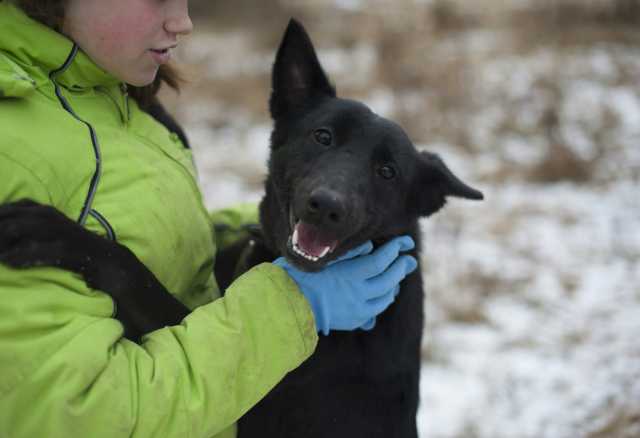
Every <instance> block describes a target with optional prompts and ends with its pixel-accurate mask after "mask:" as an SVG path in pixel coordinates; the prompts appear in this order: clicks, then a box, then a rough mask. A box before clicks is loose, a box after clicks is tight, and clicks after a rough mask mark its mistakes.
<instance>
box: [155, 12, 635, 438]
mask: <svg viewBox="0 0 640 438" xmlns="http://www.w3.org/2000/svg"><path fill="white" fill-rule="evenodd" d="M191 4H192V15H193V18H194V21H195V24H196V31H195V32H194V34H193V35H192V36H191V37H189V38H188V39H187V40H185V41H184V42H183V44H182V45H181V46H180V49H179V52H178V54H177V55H178V56H177V58H178V60H179V62H180V64H181V65H182V70H183V72H184V75H185V77H186V78H187V83H186V84H185V85H184V87H183V90H182V93H181V94H180V95H179V96H178V95H176V94H174V93H172V92H170V91H166V90H163V94H162V98H163V100H164V101H165V102H166V104H167V105H168V106H169V107H170V109H171V110H172V111H173V113H174V114H175V115H176V116H177V118H178V119H179V120H180V121H181V122H182V123H183V124H184V126H185V128H186V130H187V132H188V134H189V137H190V139H191V142H192V144H193V148H194V153H195V156H196V163H197V165H198V168H199V172H200V178H201V183H202V187H203V191H204V194H205V198H206V202H207V204H208V206H209V207H212V208H215V207H223V206H226V205H230V204H233V203H236V202H239V201H252V200H255V201H257V200H259V199H260V197H261V194H262V182H263V179H264V176H265V171H266V166H265V163H266V159H267V156H268V144H269V132H270V119H269V114H268V110H267V100H268V96H269V91H270V69H271V65H272V62H273V57H274V54H275V50H276V49H277V47H278V44H279V40H280V38H281V36H282V33H283V31H284V29H285V27H286V24H287V22H288V20H289V18H290V17H292V16H293V17H296V18H298V19H299V20H300V21H301V22H302V23H303V24H304V25H305V26H306V27H307V30H308V31H309V33H310V34H311V37H312V39H313V40H314V43H315V44H316V47H317V48H318V51H319V56H320V59H321V62H322V63H323V65H324V67H325V70H326V71H327V72H328V73H329V75H330V76H331V77H332V79H333V81H334V82H335V84H336V85H337V90H338V93H339V94H340V95H342V96H345V97H350V98H356V99H360V100H363V101H364V102H366V103H367V104H368V105H370V106H371V108H372V109H373V110H374V111H376V112H377V113H379V114H381V115H384V116H386V117H389V118H391V119H394V120H396V121H397V122H399V123H400V124H401V125H402V126H403V127H404V128H405V129H406V130H407V132H408V133H409V135H410V137H411V138H412V139H413V141H414V142H415V144H416V146H417V147H419V148H421V149H428V150H431V151H434V152H438V153H439V154H441V156H442V157H443V159H444V160H445V161H446V162H447V163H448V164H449V166H450V167H451V168H452V169H453V170H454V172H455V173H456V174H458V175H459V176H460V177H461V178H462V179H463V180H465V181H467V182H468V183H470V184H471V185H473V186H475V187H477V188H479V189H481V190H482V191H483V192H484V193H485V197H486V200H485V201H484V202H481V203H474V202H468V201H467V202H465V201H459V200H452V201H451V202H449V204H448V206H447V207H446V208H445V209H444V210H443V211H442V212H440V213H438V214H437V215H436V216H434V217H432V218H430V219H429V220H426V221H424V222H423V224H422V225H423V234H424V237H423V238H424V248H425V249H424V253H423V255H422V257H423V260H422V261H423V266H424V272H423V274H424V279H425V287H426V294H427V297H426V300H425V309H426V315H427V319H426V323H425V328H424V329H425V331H424V345H423V369H422V379H421V380H422V382H421V408H420V413H419V425H420V433H421V437H423V438H458V437H460V438H475V437H482V438H502V437H504V438H541V437H550V438H564V437H567V438H576V437H589V438H596V437H597V438H609V437H625V438H627V437H628V438H637V437H640V342H639V339H638V338H639V337H640V27H639V25H640V1H638V0H477V1H463V0H457V1H456V0H368V1H364V0H299V1H295V0H235V1H233V2H231V1H215V0H214V1H211V0H206V1H205V0H191ZM390 360H391V359H390ZM390 438H391V437H390Z"/></svg>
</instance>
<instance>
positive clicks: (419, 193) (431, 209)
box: [408, 151, 484, 216]
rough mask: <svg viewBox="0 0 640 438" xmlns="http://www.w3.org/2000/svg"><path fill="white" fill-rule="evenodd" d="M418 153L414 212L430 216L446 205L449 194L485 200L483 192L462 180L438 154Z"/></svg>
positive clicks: (412, 199)
mask: <svg viewBox="0 0 640 438" xmlns="http://www.w3.org/2000/svg"><path fill="white" fill-rule="evenodd" d="M418 156H419V159H418V161H417V165H418V171H417V175H416V178H415V180H414V181H413V183H412V186H411V190H410V192H409V199H408V205H409V210H410V211H411V212H412V213H415V214H417V215H418V216H430V215H432V214H433V213H435V212H436V211H438V210H440V209H441V208H442V207H444V204H445V203H446V201H447V199H446V198H447V197H449V196H455V197H458V198H465V199H471V200H476V201H479V200H482V199H484V195H483V194H482V192H480V191H479V190H476V189H474V188H473V187H470V186H468V185H467V184H465V183H464V182H462V181H461V180H460V179H459V178H458V177H457V176H455V175H454V174H453V172H451V170H449V168H448V167H447V165H446V164H444V161H442V159H441V158H440V157H439V156H438V155H436V154H433V153H431V152H426V151H422V152H420V153H419V154H418Z"/></svg>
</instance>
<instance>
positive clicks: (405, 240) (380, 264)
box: [350, 236, 415, 278]
mask: <svg viewBox="0 0 640 438" xmlns="http://www.w3.org/2000/svg"><path fill="white" fill-rule="evenodd" d="M414 247H415V243H414V241H413V239H412V238H411V237H409V236H400V237H396V238H394V239H391V240H390V241H388V242H386V243H385V244H384V245H382V246H381V247H380V248H377V249H376V250H375V251H374V252H373V253H372V254H369V255H367V256H366V257H360V258H358V259H355V260H353V262H352V264H353V265H352V266H350V269H353V270H354V272H355V273H357V275H358V276H359V277H360V278H371V277H375V276H377V275H379V274H381V273H383V272H384V271H386V270H387V269H388V268H389V266H390V265H391V264H392V263H393V262H394V261H395V260H396V259H397V258H398V255H399V254H400V252H401V251H408V250H410V249H412V248H414Z"/></svg>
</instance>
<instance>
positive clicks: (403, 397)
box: [0, 21, 482, 438]
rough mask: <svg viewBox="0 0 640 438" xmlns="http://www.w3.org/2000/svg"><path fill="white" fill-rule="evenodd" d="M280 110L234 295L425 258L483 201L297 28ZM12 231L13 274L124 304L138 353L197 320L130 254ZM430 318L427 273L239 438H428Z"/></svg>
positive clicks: (30, 226)
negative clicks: (351, 258) (423, 433)
mask: <svg viewBox="0 0 640 438" xmlns="http://www.w3.org/2000/svg"><path fill="white" fill-rule="evenodd" d="M270 110H271V114H272V117H273V120H274V123H275V126H274V129H273V132H272V136H271V156H270V160H269V176H268V178H267V180H266V183H265V190H266V194H265V197H264V199H263V201H262V203H261V205H260V217H261V226H262V230H263V233H262V237H260V236H258V240H259V242H258V244H257V245H256V244H255V240H256V239H253V241H252V246H248V247H247V246H245V243H246V242H242V243H239V244H238V245H236V246H235V247H233V248H231V249H230V252H229V253H227V254H226V255H225V254H222V255H220V256H219V257H218V258H219V259H220V260H225V261H224V262H223V263H224V264H223V265H218V266H217V267H216V271H217V274H218V277H220V278H219V280H221V281H220V283H221V284H223V285H224V284H225V283H228V282H229V281H231V280H232V274H231V272H232V271H233V269H231V266H233V265H235V264H237V262H238V261H239V259H241V261H242V262H243V263H244V264H245V265H246V267H248V266H250V265H253V264H255V263H257V262H260V261H264V260H272V259H273V258H275V256H276V255H284V256H285V257H287V258H288V259H289V260H290V261H291V262H292V263H294V264H295V265H296V266H298V267H299V268H301V269H304V270H307V271H316V270H319V269H321V268H322V267H323V266H325V265H326V264H327V263H328V262H330V261H331V260H334V259H336V258H337V257H339V256H340V255H342V254H344V253H345V252H346V251H347V250H348V249H350V248H353V247H355V246H357V245H359V244H361V243H363V242H365V241H367V240H372V241H373V242H374V244H375V245H380V244H382V243H384V242H386V241H387V240H389V239H391V238H393V237H395V236H399V235H405V234H408V235H411V236H412V237H413V239H414V240H415V241H416V243H417V244H419V227H418V218H419V217H424V216H429V215H431V214H432V213H434V212H436V211H437V210H439V209H440V208H441V207H443V206H444V204H445V198H446V197H447V196H457V197H463V198H468V199H482V194H481V193H480V192H478V191H477V190H474V189H472V188H470V187H468V186H467V185H465V184H464V183H462V182H461V181H460V180H459V179H458V178H456V177H455V176H454V175H453V174H452V173H451V171H450V170H449V169H448V168H447V167H446V166H445V165H444V163H443V162H442V160H440V158H439V157H437V156H436V155H433V154H431V153H427V152H418V151H417V150H416V149H415V147H414V146H413V144H412V143H411V141H410V140H409V138H408V137H407V135H406V134H405V133H404V131H403V130H402V129H401V128H400V127H399V126H398V125H396V124H394V123H393V122H391V121H389V120H386V119H384V118H382V117H379V116H378V115H376V114H375V113H373V112H372V111H371V110H370V109H369V108H367V107H366V106H364V105H363V104H361V103H358V102H355V101H352V100H345V99H340V98H337V97H336V93H335V90H334V88H333V87H332V86H331V84H330V83H329V81H328V79H327V77H326V75H325V74H324V72H323V70H322V68H321V66H320V63H319V62H318V59H317V57H316V54H315V51H314V48H313V46H312V43H311V41H310V40H309V37H308V36H307V34H306V32H305V31H304V29H303V28H302V26H300V25H299V24H298V23H297V22H295V21H292V22H291V23H290V24H289V27H288V29H287V31H286V34H285V36H284V39H283V41H282V44H281V46H280V48H279V50H278V54H277V57H276V62H275V65H274V69H273V92H272V96H271V100H270ZM0 224H2V225H0V261H2V262H3V263H6V264H9V265H12V266H14V267H27V266H34V265H47V266H59V267H61V268H64V269H68V270H71V271H74V272H77V273H79V274H81V275H83V277H84V278H85V280H86V281H87V283H88V284H89V285H90V286H91V287H92V288H96V289H100V290H103V291H105V292H107V293H109V294H111V296H112V297H113V298H114V300H115V301H116V303H117V308H118V314H117V315H116V317H117V318H118V319H120V320H121V321H122V322H123V324H124V326H125V335H126V336H127V337H129V338H130V339H134V340H137V339H138V338H139V336H140V335H142V334H144V333H148V332H150V331H152V330H154V329H157V328H160V327H163V326H166V325H174V324H178V323H179V322H180V321H181V319H182V318H183V317H184V316H186V315H187V313H188V310H187V309H186V308H185V307H184V306H183V305H182V304H180V303H179V302H178V301H177V300H176V299H175V298H173V297H172V296H171V295H170V294H169V293H168V292H167V291H166V290H165V289H164V287H163V286H162V285H161V284H160V283H159V282H158V281H157V280H156V279H155V277H154V276H153V274H151V272H150V271H148V269H147V268H146V267H145V266H144V265H143V264H142V263H141V262H139V261H138V260H137V259H136V257H135V256H134V255H133V254H132V253H131V252H130V251H129V250H128V249H126V248H125V247H123V246H121V245H119V244H117V243H114V242H110V241H107V240H106V239H103V238H101V237H99V236H97V235H94V234H92V233H90V232H88V231H86V230H84V229H83V228H81V227H80V226H78V225H76V224H75V223H74V222H72V221H71V220H69V219H67V218H66V217H65V216H63V215H62V214H61V213H58V212H57V211H56V210H54V209H53V208H51V207H46V206H41V205H38V204H34V203H31V202H28V201H23V202H18V203H15V204H9V205H6V206H3V207H1V208H0ZM4 224H7V226H5V225H4ZM43 224H46V226H43ZM260 240H261V242H260ZM16 242H17V243H16ZM247 248H248V249H247ZM256 249H257V250H256ZM418 250H419V249H418V248H416V250H414V251H412V253H413V255H414V256H416V257H417V253H418ZM87 255H89V256H90V257H91V259H93V260H92V261H91V264H88V263H87V262H86V260H87V258H86V256H87ZM132 290H135V291H137V292H138V293H137V294H136V296H131V295H130V294H129V293H128V292H129V291H132ZM422 308H423V290H422V280H421V276H420V270H419V269H418V270H417V271H416V272H415V273H413V274H411V275H409V276H408V277H407V278H406V279H405V280H404V281H403V283H402V288H401V292H400V294H399V295H398V297H397V299H396V302H395V303H394V304H393V305H392V306H391V307H389V309H387V310H386V311H385V312H384V313H383V314H382V315H380V316H379V317H378V319H377V324H376V326H375V328H374V329H373V330H371V331H361V330H360V331H354V332H332V333H331V335H329V336H321V337H320V341H319V344H318V347H317V350H316V352H315V353H314V355H313V356H312V357H311V358H310V359H309V360H308V361H306V362H305V363H304V364H303V365H302V366H300V367H299V368H298V369H296V370H295V371H294V372H292V373H290V374H289V375H288V376H287V377H286V378H285V379H284V380H283V381H282V382H281V383H280V384H278V386H277V387H276V388H275V389H274V390H273V391H272V392H271V393H269V394H268V395H267V397H266V398H265V399H263V400H262V401H261V402H260V403H259V404H258V405H257V406H255V407H254V408H253V409H252V410H251V411H250V412H249V413H248V414H247V415H246V416H245V417H243V418H242V419H241V420H240V422H239V436H240V437H257V436H263V437H273V438H275V437H278V438H286V437H291V438H293V437H296V438H300V437H305V438H336V437H345V438H346V437H348V438H353V437H367V438H374V437H381V438H382V437H384V438H409V437H414V438H415V437H417V427H416V412H417V407H418V381H419V369H420V344H421V333H422V322H423V311H422Z"/></svg>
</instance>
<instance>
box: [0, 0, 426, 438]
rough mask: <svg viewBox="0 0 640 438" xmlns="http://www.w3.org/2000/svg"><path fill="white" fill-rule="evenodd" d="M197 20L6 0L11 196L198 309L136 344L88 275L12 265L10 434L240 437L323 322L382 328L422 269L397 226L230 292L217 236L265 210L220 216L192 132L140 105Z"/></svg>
mask: <svg viewBox="0 0 640 438" xmlns="http://www.w3.org/2000/svg"><path fill="white" fill-rule="evenodd" d="M191 30H192V22H191V20H190V18H189V15H188V5H187V0H162V1H158V0H13V1H10V0H0V203H1V204H5V203H10V202H12V201H16V200H19V199H24V198H28V199H32V200H35V201H37V202H39V203H43V204H48V205H52V206H54V207H56V208H57V209H59V210H60V211H62V212H63V213H64V214H66V215H67V216H68V217H69V218H71V219H73V220H75V221H77V222H78V223H80V224H82V225H83V226H85V227H86V228H87V229H89V230H91V231H93V232H96V233H99V234H101V235H103V236H105V238H109V239H113V240H116V241H118V242H120V243H121V244H124V245H126V246H127V247H129V248H130V249H131V250H132V251H133V252H134V253H135V254H136V255H137V257H138V258H139V259H140V260H142V261H143V262H144V263H145V265H146V266H147V267H149V269H150V270H151V271H152V272H153V273H154V274H155V275H156V276H157V277H158V279H159V280H160V281H161V282H162V283H163V284H164V285H165V286H166V287H167V289H168V290H170V291H171V292H172V293H173V294H175V296H176V297H178V298H179V299H180V300H181V301H182V302H183V303H185V304H186V305H187V306H188V307H189V308H190V309H192V312H191V313H190V314H189V315H188V316H187V317H186V318H185V319H184V320H183V322H182V323H181V324H180V325H178V326H173V327H166V328H163V329H160V330H157V331H154V332H152V333H150V334H148V335H146V336H145V337H144V339H143V341H142V342H141V343H140V344H136V343H133V342H130V341H128V340H127V339H125V338H123V337H122V326H121V325H120V323H119V322H118V321H117V320H116V319H114V318H113V316H114V314H115V313H114V312H115V311H116V309H114V305H113V302H112V300H111V298H110V297H109V296H108V295H106V294H105V293H102V292H100V291H95V290H91V289H89V288H88V287H87V286H86V285H85V283H84V282H83V281H82V280H81V279H80V278H78V277H76V276H74V275H72V274H70V273H68V272H65V271H62V270H56V269H53V268H44V267H39V268H30V269H25V270H12V269H10V268H8V267H6V266H2V265H0V436H6V437H12V438H20V437H35V436H47V437H49V438H55V437H65V438H68V437H74V436H83V437H92V438H99V437H103V436H104V437H125V436H126V437H129V436H135V437H165V438H167V437H187V436H188V437H232V436H234V434H235V430H236V429H235V423H236V421H237V420H238V419H239V418H240V417H241V416H242V415H243V413H245V412H246V411H247V410H248V409H250V408H251V407H252V406H253V405H254V404H255V403H257V401H259V400H260V399H261V398H262V397H263V396H264V395H265V394H266V393H267V392H268V391H269V390H270V389H272V388H273V387H274V386H275V385H276V384H277V383H278V382H279V381H280V380H281V379H282V378H283V377H284V376H285V375H286V373H287V372H289V371H291V370H292V369H294V368H296V367H297V366H298V365H299V364H300V363H302V362H303V361H304V360H305V359H306V358H308V357H309V356H310V355H311V354H313V351H314V348H315V346H316V343H317V340H318V331H321V332H323V333H324V332H327V331H331V330H367V329H371V328H372V327H373V326H374V325H375V317H376V316H377V315H378V314H379V313H380V312H382V311H383V310H384V309H385V308H386V307H387V306H388V305H390V304H391V302H392V301H393V299H394V297H395V294H397V292H398V284H399V282H400V281H401V279H402V277H404V276H405V275H407V274H408V273H409V272H410V271H412V270H413V269H415V265H416V262H415V259H413V258H412V257H410V256H408V255H402V254H401V252H402V251H403V250H406V249H409V248H410V247H411V245H412V242H411V241H410V239H408V238H407V237H402V238H397V239H394V240H392V241H391V242H389V243H388V244H386V245H385V246H384V247H381V248H378V249H377V250H375V251H372V247H371V243H370V242H369V243H368V244H365V245H363V246H361V247H359V248H357V249H356V250H354V251H352V252H351V253H349V254H347V255H346V256H345V257H343V258H342V259H340V260H339V261H337V262H335V263H333V264H330V265H329V266H327V267H326V268H325V269H324V270H322V271H321V272H318V273H316V274H306V273H301V272H300V271H298V270H297V269H296V268H295V267H294V266H292V265H290V264H289V263H288V262H287V261H286V260H284V259H279V261H278V263H264V264H261V265H259V266H256V267H254V268H253V269H251V270H250V271H248V272H247V273H245V274H244V275H243V276H241V277H239V278H238V279H237V280H236V281H234V282H233V283H232V284H231V285H230V286H229V288H228V289H227V290H226V293H225V295H224V297H222V298H220V292H219V290H218V287H217V285H216V282H215V278H214V276H213V265H214V257H215V253H216V243H217V244H218V249H219V248H220V245H224V244H226V242H230V241H233V238H234V236H233V234H234V233H235V231H234V230H236V231H237V233H236V234H237V235H238V237H239V236H240V234H241V230H242V227H240V226H239V225H240V224H241V223H243V222H250V221H255V220H256V208H255V206H252V207H246V206H245V207H238V208H233V209H226V210H222V211H218V212H213V213H209V212H208V211H207V210H206V209H205V207H204V205H203V201H202V196H201V193H200V191H199V189H198V185H197V183H196V181H197V179H196V174H195V169H194V165H193V162H192V153H191V150H190V149H189V148H187V147H185V145H184V144H183V141H181V138H183V137H182V136H180V135H177V133H176V132H171V131H170V130H168V129H167V128H166V127H165V126H163V125H162V124H160V123H158V122H157V121H156V120H155V119H154V118H152V117H151V116H150V115H149V114H148V113H147V112H145V109H147V108H148V105H150V102H151V103H152V102H153V101H154V99H155V97H154V96H155V92H156V91H157V89H158V86H159V85H160V83H162V82H164V83H167V84H170V85H171V84H173V85H175V83H176V75H175V73H174V71H173V70H172V69H171V68H170V67H169V64H168V61H169V59H170V54H171V50H172V49H174V48H175V47H176V45H177V44H178V38H179V37H181V36H184V35H187V34H189V33H190V32H191ZM212 224H226V225H227V227H226V231H225V232H224V235H222V236H220V235H217V236H216V235H214V234H215V233H214V232H212V230H213V227H212ZM220 229H222V228H220ZM362 266H379V269H378V270H377V271H376V272H375V278H376V279H377V280H382V279H383V280H384V281H376V282H369V281H368V280H367V279H365V278H362V275H360V273H359V267H360V268H361V267H362ZM360 270H361V269H360ZM370 270H371V269H367V271H370ZM372 284H376V285H377V288H373V287H371V285H372ZM131 293H135V290H132V291H131Z"/></svg>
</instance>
